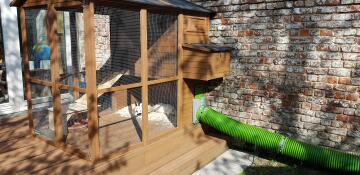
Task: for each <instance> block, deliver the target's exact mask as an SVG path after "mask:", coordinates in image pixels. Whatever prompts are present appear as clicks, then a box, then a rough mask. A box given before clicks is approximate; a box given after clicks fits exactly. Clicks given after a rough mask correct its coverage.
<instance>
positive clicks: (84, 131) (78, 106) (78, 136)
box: [50, 90, 89, 153]
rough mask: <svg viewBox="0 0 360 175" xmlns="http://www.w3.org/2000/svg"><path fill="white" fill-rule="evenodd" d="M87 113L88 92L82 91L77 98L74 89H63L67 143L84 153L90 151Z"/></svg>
mask: <svg viewBox="0 0 360 175" xmlns="http://www.w3.org/2000/svg"><path fill="white" fill-rule="evenodd" d="M87 113H88V107H87V95H86V94H84V93H80V94H79V96H78V98H75V96H74V92H73V91H69V90H61V116H62V121H63V122H62V126H63V130H64V135H65V143H66V144H67V145H70V146H72V147H74V148H77V149H79V150H81V151H82V152H83V153H89V135H88V132H89V130H88V117H87ZM50 118H51V116H50Z"/></svg>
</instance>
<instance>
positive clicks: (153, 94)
mask: <svg viewBox="0 0 360 175" xmlns="http://www.w3.org/2000/svg"><path fill="white" fill-rule="evenodd" d="M176 114H177V82H176V81H172V82H167V83H161V84H156V85H151V86H149V106H148V121H149V122H148V123H149V136H150V137H155V136H158V135H160V134H162V133H164V132H166V131H169V130H171V129H172V128H176V127H177V115H176Z"/></svg>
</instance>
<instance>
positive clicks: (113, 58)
mask: <svg viewBox="0 0 360 175" xmlns="http://www.w3.org/2000/svg"><path fill="white" fill-rule="evenodd" d="M11 5H12V6H17V7H18V8H19V14H20V21H21V24H20V26H21V37H22V57H23V66H24V74H25V81H26V98H27V102H28V117H29V123H30V124H29V126H30V129H31V130H32V132H33V134H34V135H35V136H36V137H40V138H42V139H44V140H46V141H47V142H48V143H50V144H53V145H55V146H58V147H60V148H63V149H64V150H66V151H71V152H72V153H77V154H79V155H80V156H82V157H83V158H86V159H90V160H97V159H100V158H102V157H104V156H108V155H111V154H114V153H117V152H119V151H120V152H121V151H122V150H124V148H144V147H147V146H149V145H151V144H152V143H154V142H157V141H159V140H161V139H163V138H165V136H166V135H169V133H173V132H175V131H177V130H180V129H183V128H185V127H188V128H196V127H198V126H196V125H193V124H192V107H191V105H192V99H193V98H194V87H195V85H196V84H197V83H202V82H201V81H200V80H210V79H214V78H219V77H222V76H224V75H225V74H226V73H228V72H229V64H230V63H229V59H230V57H229V53H228V51H229V49H228V48H221V47H220V48H219V47H218V46H215V45H212V44H207V43H208V31H209V17H210V16H211V15H212V14H213V12H212V11H210V10H207V9H204V8H202V7H200V6H197V5H195V4H192V3H190V2H187V1H185V0H153V1H147V0H121V1H120V0H85V1H83V0H14V1H13V2H12V4H11ZM165 146H166V145H165ZM149 149H150V148H149ZM162 149H163V152H166V149H168V150H171V149H173V148H171V147H169V148H165V147H163V148H162ZM154 154H155V153H154ZM158 154H159V155H161V154H160V153H158ZM154 159H156V158H155V157H154Z"/></svg>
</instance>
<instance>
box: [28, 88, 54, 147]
mask: <svg viewBox="0 0 360 175" xmlns="http://www.w3.org/2000/svg"><path fill="white" fill-rule="evenodd" d="M31 95H32V100H31V101H32V116H33V123H34V131H35V133H36V134H37V135H39V136H41V137H44V138H45V139H48V140H53V139H54V137H55V130H54V125H53V123H54V120H53V118H52V112H53V98H52V94H51V88H50V87H46V86H42V85H39V84H31Z"/></svg>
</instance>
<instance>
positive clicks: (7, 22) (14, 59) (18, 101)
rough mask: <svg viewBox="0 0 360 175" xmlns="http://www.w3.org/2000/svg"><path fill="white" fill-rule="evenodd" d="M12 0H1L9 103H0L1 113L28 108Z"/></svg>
mask: <svg viewBox="0 0 360 175" xmlns="http://www.w3.org/2000/svg"><path fill="white" fill-rule="evenodd" d="M10 2H11V0H0V13H1V26H2V29H3V39H4V52H5V63H6V72H7V74H6V76H7V77H6V78H7V83H8V93H9V103H8V104H1V105H0V115H1V114H7V113H11V112H17V111H22V110H26V103H25V101H24V88H23V77H22V67H21V54H20V43H19V29H18V18H17V9H16V8H15V7H10V6H9V4H10Z"/></svg>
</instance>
